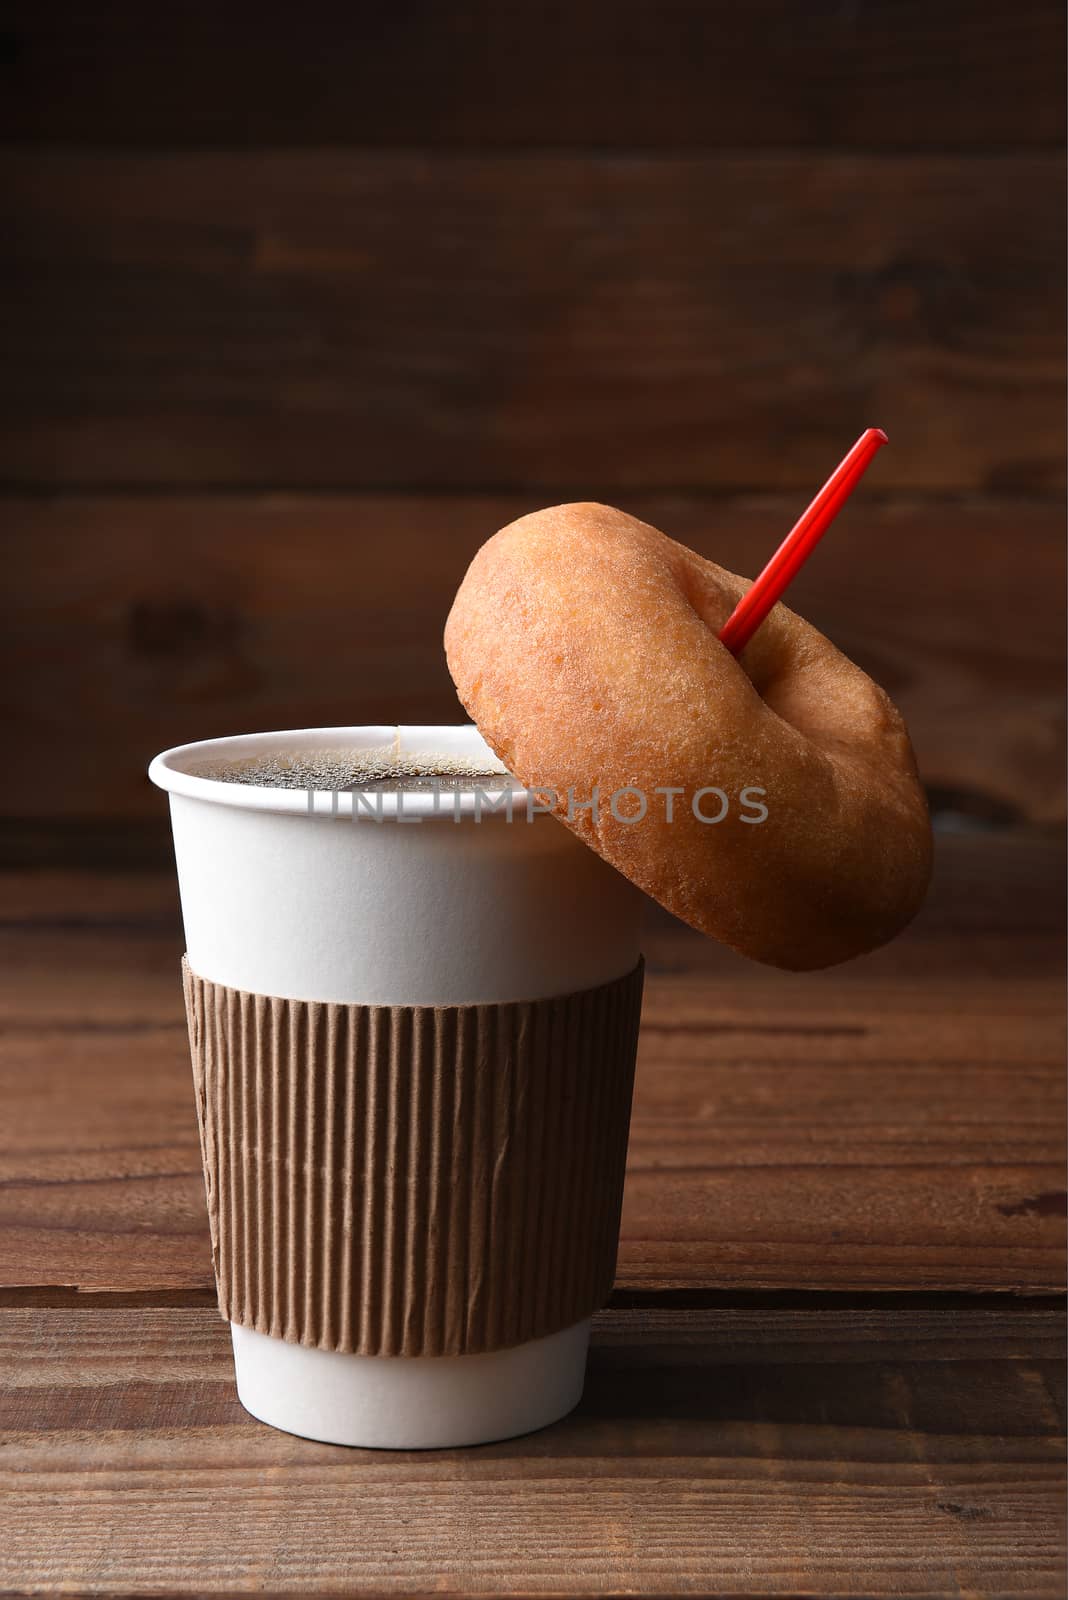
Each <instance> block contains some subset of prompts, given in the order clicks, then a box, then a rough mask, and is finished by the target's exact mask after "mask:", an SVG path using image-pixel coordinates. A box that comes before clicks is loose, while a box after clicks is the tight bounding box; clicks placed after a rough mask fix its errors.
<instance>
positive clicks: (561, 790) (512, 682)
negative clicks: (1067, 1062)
mask: <svg viewBox="0 0 1068 1600" xmlns="http://www.w3.org/2000/svg"><path fill="white" fill-rule="evenodd" d="M747 587H748V583H747V581H746V580H745V579H743V578H739V577H736V576H735V575H734V573H732V572H726V571H725V570H724V569H723V568H722V567H718V566H716V565H715V563H714V562H711V561H706V560H704V559H703V558H702V557H700V556H698V555H697V554H696V553H695V552H694V551H692V550H688V549H686V547H685V546H684V545H681V544H677V543H676V542H675V541H674V540H673V539H669V538H667V536H666V535H665V534H662V533H660V532H658V531H657V529H656V528H652V527H649V526H648V525H647V524H646V523H644V522H639V521H637V519H636V518H634V517H629V516H627V515H626V514H625V513H624V512H622V511H616V510H614V509H613V508H611V507H610V506H601V505H565V506H554V507H552V508H551V509H549V510H546V511H539V512H536V513H534V514H533V515H531V516H526V517H521V518H520V519H519V521H518V522H513V523H512V524H511V525H510V526H509V527H507V528H504V529H502V530H501V532H500V533H497V534H495V535H494V537H493V538H492V539H490V540H489V541H488V542H487V543H486V544H484V545H483V546H482V548H481V549H480V550H479V552H478V554H477V555H476V556H475V558H474V560H473V561H472V563H471V566H470V568H469V569H468V571H467V574H466V576H465V578H464V580H463V583H462V584H461V585H460V589H459V592H458V593H457V596H456V600H455V602H454V604H453V607H452V610H451V612H450V614H449V618H448V621H447V623H446V626H445V651H446V656H447V658H448V664H449V670H450V672H451V673H452V677H453V681H454V682H455V684H456V688H457V691H458V693H459V696H460V699H461V701H462V702H463V704H464V706H465V707H466V708H467V710H468V712H469V713H470V715H471V716H472V717H473V719H474V720H475V722H476V723H477V724H478V727H479V729H480V730H481V732H482V734H483V736H484V737H485V738H486V740H487V741H488V742H489V744H490V745H491V746H492V747H493V749H494V750H495V751H496V752H497V754H498V755H499V756H500V757H501V759H502V760H503V761H504V762H505V763H506V765H507V766H508V767H509V768H510V770H511V771H512V772H513V773H515V775H516V776H517V777H518V778H520V779H521V780H522V782H523V783H524V784H525V785H527V786H528V788H539V789H544V790H546V791H552V793H551V794H547V795H546V796H545V797H544V800H545V803H546V804H547V805H551V808H552V810H553V812H554V814H555V815H557V816H558V817H559V818H560V820H561V821H563V822H565V823H566V824H567V825H568V826H569V827H570V828H571V829H572V830H573V831H574V832H575V833H576V834H578V835H579V837H580V838H582V839H583V840H584V841H585V842H586V843H587V844H588V845H590V846H592V848H593V849H595V850H596V851H597V852H598V853H599V854H600V855H602V856H603V857H604V858H605V860H607V861H609V862H611V864H612V865H613V866H615V867H617V868H618V869H619V870H620V871H621V872H624V873H625V874H626V875H627V877H629V878H630V879H632V880H633V881H634V882H635V883H636V884H638V885H639V886H640V887H641V888H642V889H644V890H645V891H646V892H647V893H648V894H650V895H652V896H653V898H654V899H656V900H659V901H660V903H661V904H662V905H664V906H666V907H667V909H668V910H669V911H671V912H673V913H674V914H675V915H676V916H678V917H681V918H682V919H683V920H684V921H686V922H688V923H690V924H692V925H693V926H694V927H695V928H699V929H700V930H701V931H702V932H703V933H707V934H711V935H712V936H713V937H715V938H717V939H719V940H721V941H722V942H723V943H724V944H727V945H730V946H732V947H733V948H734V949H736V950H739V951H741V952H742V953H743V954H744V955H747V956H750V957H752V958H753V959H755V960H757V961H764V962H767V963H769V964H770V965H772V966H778V967H786V968H791V969H794V970H803V969H806V968H814V967H824V966H830V965H832V964H833V963H834V962H837V961H845V960H847V959H849V958H850V957H851V956H856V955H860V954H862V953H863V952H865V951H867V950H872V949H874V948H875V947H876V946H877V945H880V944H883V943H884V942H885V941H886V940H888V939H890V938H892V937H893V936H894V934H896V933H897V932H899V931H900V929H901V928H902V927H904V925H905V924H906V923H907V922H908V921H909V920H910V918H911V917H912V916H913V915H914V914H915V912H916V911H917V909H918V908H919V905H920V903H921V901H922V899H923V896H924V892H925V890H926V887H927V881H928V878H929V875H930V858H931V838H930V826H929V822H928V817H927V807H926V803H925V800H924V795H923V791H922V789H921V788H920V784H919V781H918V778H917V775H916V764H915V760H914V758H913V754H912V748H911V745H910V744H909V738H908V733H907V732H906V729H905V725H904V723H903V722H902V720H901V717H900V716H899V714H898V712H897V711H896V710H895V708H894V706H893V705H892V704H891V703H890V701H889V699H888V698H887V696H886V695H885V694H884V693H883V691H882V690H881V689H880V688H879V687H878V686H877V685H876V684H875V683H873V682H872V680H871V679H870V678H869V677H868V676H867V675H866V674H865V673H863V672H862V671H861V670H860V668H859V667H856V666H854V664H853V663H852V662H851V661H849V660H847V658H846V657H845V656H843V655H842V654H841V653H840V652H839V651H838V650H836V649H835V648H834V646H833V645H832V644H831V643H830V642H829V641H828V640H827V639H825V638H824V637H823V635H822V634H820V633H818V632H817V631H816V629H815V628H813V627H810V626H809V624H808V623H807V622H805V621H804V620H803V619H802V618H801V617H799V616H797V615H796V614H795V613H794V612H792V611H789V610H787V608H786V607H785V606H783V605H781V604H780V605H777V606H776V607H775V608H774V610H773V611H772V612H771V613H770V614H769V616H768V618H767V619H766V621H765V622H764V623H763V624H762V626H761V627H760V628H759V630H758V631H757V633H756V634H755V635H754V637H753V639H752V640H751V642H750V643H749V644H748V645H747V646H746V648H745V650H744V651H743V652H742V655H741V659H740V660H739V661H736V660H735V659H734V657H733V656H732V655H731V654H730V652H729V651H728V650H727V649H726V648H725V647H724V646H723V645H722V644H720V642H719V639H718V638H717V634H718V631H719V629H720V628H721V627H722V626H723V624H724V622H725V621H726V619H727V617H728V616H729V615H730V612H731V611H732V610H733V608H734V605H735V604H736V602H737V601H738V599H739V598H740V596H741V595H742V594H743V593H744V591H745V590H746V589H747ZM595 789H596V791H597V796H598V806H597V812H596V815H595V814H594V810H593V808H592V807H591V806H590V805H589V801H590V800H591V798H592V795H593V792H594V790H595ZM666 789H672V790H676V791H679V792H678V793H677V794H674V795H672V796H671V797H670V809H671V816H670V820H669V817H668V809H669V799H668V796H667V795H665V794H664V793H663V791H664V790H666ZM712 789H716V790H719V791H721V792H722V794H724V795H725V796H727V797H728V801H729V805H728V809H727V811H726V813H725V814H724V815H723V816H722V820H719V821H714V820H706V819H709V818H715V816H716V815H717V813H718V812H720V811H722V809H723V807H722V801H721V800H720V799H719V797H718V796H716V795H712V794H711V793H709V791H710V790H712ZM623 790H630V791H637V794H634V793H631V794H627V795H623V794H622V793H621V791H623ZM746 790H747V791H752V790H763V791H765V793H764V795H763V798H762V799H760V798H759V797H754V796H753V795H752V794H749V795H748V796H747V799H746V802H745V803H743V802H742V799H741V796H742V791H746ZM699 791H706V793H705V796H704V797H703V798H701V799H700V800H699V801H698V802H697V805H696V806H695V805H694V797H695V796H696V795H697V794H698V792H699ZM616 796H618V798H617V799H616V803H615V805H614V806H613V805H611V804H610V803H609V802H610V798H611V797H616ZM643 799H644V801H645V809H644V813H643V814H640V816H639V813H641V812H642V801H643ZM761 806H762V807H764V808H766V812H767V815H766V817H765V818H764V819H763V820H762V821H757V820H756V818H757V816H758V808H759V807H761ZM698 812H701V813H702V815H701V816H699V815H698V814H697V813H698ZM636 819H637V820H636Z"/></svg>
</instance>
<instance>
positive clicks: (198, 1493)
mask: <svg viewBox="0 0 1068 1600" xmlns="http://www.w3.org/2000/svg"><path fill="white" fill-rule="evenodd" d="M1060 868H1061V856H1060V852H1059V850H1058V848H1057V847H1056V845H1054V844H1053V843H1051V842H1050V840H1049V839H1048V837H1046V836H1045V835H1043V834H1041V833H1039V832H1012V831H1010V832H1008V833H1000V834H999V833H989V834H961V835H956V836H953V835H943V836H942V837H941V838H940V840H939V852H938V871H937V877H936V884H935V888H934V891H933V894H932V897H931V901H930V903H929V906H928V907H927V909H926V910H925V912H924V913H923V915H922V917H921V918H920V920H919V921H918V923H917V924H916V925H915V927H914V928H913V929H912V930H910V932H909V933H908V934H907V935H906V936H905V937H904V938H902V939H901V940H899V941H898V942H897V943H896V944H895V945H893V946H892V947H891V948H890V949H888V950H885V951H882V952H880V953H878V954H877V955H875V956H872V957H869V958H867V959H865V960H864V961H860V962H857V963H854V964H853V965H851V966H847V967H844V968H841V969H838V970H837V971H834V972H829V973H824V974H816V975H806V976H792V975H785V974H779V973H773V972H769V971H765V970H763V969H761V968H758V967H755V966H750V965H747V964H745V963H743V962H741V961H739V960H736V959H735V958H733V957H732V956H730V955H729V954H727V953H726V952H723V951H722V950H719V949H718V948H717V947H715V946H713V945H711V944H709V943H707V942H706V941H704V940H702V939H701V938H699V937H698V936H697V935H696V934H693V933H691V932H690V931H688V930H686V929H684V928H682V927H680V926H679V925H678V924H675V923H672V922H670V921H669V920H668V919H667V918H664V917H660V916H653V917H652V918H651V921H650V926H649V930H648V937H647V940H646V951H647V959H648V968H649V973H648V986H647V999H646V1006H645V1012H644V1025H643V1034H642V1045H641V1052H640V1060H639V1073H638V1088H637V1096H636V1104H635V1112H634V1123H633V1132H632V1139H631V1147H630V1163H629V1168H628V1180H627V1191H626V1200H625V1207H624V1219H623V1235H622V1245H621V1251H620V1263H619V1273H618V1280H617V1285H616V1289H615V1292H614V1294H613V1297H612V1300H611V1303H610V1305H609V1306H608V1308H607V1309H606V1310H605V1311H604V1312H603V1313H601V1315H600V1316H599V1317H598V1318H597V1321H596V1325H595V1333H594V1341H593V1348H592V1352H591V1358H590V1368H589V1379H588V1383H587V1389H586V1394H585V1397H584V1399H583V1401H582V1403H581V1405H580V1406H579V1408H578V1410H577V1411H576V1412H575V1413H574V1414H573V1415H572V1416H570V1417H569V1418H567V1419H566V1420H565V1421H563V1422H562V1423H559V1424H557V1425H556V1426H554V1427H552V1428H549V1429H546V1430H544V1431H543V1432H541V1433H537V1434H533V1435H530V1436H528V1437H526V1438H522V1439H516V1440H512V1441H510V1442H507V1443H504V1444H499V1445H492V1446H483V1447H480V1448H477V1449H471V1450H460V1451H435V1452H429V1453H419V1452H397V1453H385V1452H375V1451H363V1450H346V1449H343V1448H339V1447H335V1446H329V1445H320V1444H315V1443H311V1442H309V1441H306V1440H301V1439H296V1438H292V1437H289V1436H287V1435H285V1434H282V1433H277V1432H274V1431H272V1430H270V1429H268V1428H265V1427H263V1426H261V1425H260V1424H258V1423H256V1422H254V1421H253V1420H252V1419H251V1418H250V1417H248V1416H247V1415H246V1414H245V1413H244V1412H243V1411H242V1410H241V1408H240V1406H239V1405H238V1403H237V1400H236V1397H235V1394H234V1390H233V1385H232V1381H231V1364H230V1353H229V1346H228V1339H227V1333H226V1328H225V1326H224V1324H223V1323H222V1322H221V1321H220V1320H219V1318H218V1315H217V1312H216V1310H215V1308H214V1303H213V1293H212V1288H211V1261H210V1252H209V1245H208V1233H207V1222H206V1216H205V1211H204V1204H203V1198H202V1193H201V1180H200V1173H199V1160H198V1150H197V1138H196V1124H195V1116H194V1110H193V1100H192V1095H191V1085H190V1079H189V1067H188V1059H187V1054H186V1040H185V1032H184V1022H183V1018H182V1012H181V1002H180V995H179V984H178V971H177V963H178V957H179V954H180V950H181V940H180V932H179V924H178V919H177V913H176V891H175V888H174V884H173V882H172V880H171V878H170V876H168V875H155V874H142V875H137V874H129V875H125V876H123V875H115V874H107V873H99V872H98V873H92V872H53V873H48V872H41V873H23V874H15V873H12V874H9V875H7V876H6V877H5V878H4V879H3V887H4V906H5V910H4V914H3V925H2V929H0V942H2V947H3V957H4V961H3V970H4V972H5V975H6V978H7V982H6V984H5V985H4V991H3V998H2V1007H0V1024H2V1033H3V1042H4V1051H3V1066H2V1077H3V1104H4V1107H5V1115H4V1118H3V1125H2V1127H0V1229H2V1231H0V1286H2V1287H0V1429H2V1430H3V1431H2V1434H0V1442H2V1445H3V1449H2V1453H0V1480H2V1487H0V1589H2V1590H4V1591H6V1592H27V1591H34V1590H41V1589H53V1590H55V1589H63V1590H64V1591H70V1592H94V1593H108V1594H121V1593H148V1592H153V1593H182V1594H192V1593H203V1592H206V1591H220V1590H234V1591H245V1590H254V1591H257V1592H259V1593H263V1592H268V1593H270V1592H282V1591H288V1592H294V1591H296V1592H310V1591H315V1592H317V1593H338V1594H340V1593H342V1592H344V1593H354V1592H358V1593H408V1594H410V1593H429V1592H434V1593H449V1594H503V1595H528V1594H542V1593H554V1594H565V1593H569V1594H606V1593H613V1594H614V1593H628V1594H629V1593H639V1594H696V1593H705V1594H708V1593H714V1594H730V1595H761V1594H791V1595H797V1594H819V1595H824V1594H838V1595H846V1594H848V1595H859V1594H863V1595H884V1594H886V1595H889V1594H909V1595H959V1594H963V1593H967V1594H969V1595H988V1594H989V1595H993V1594H997V1595H1038V1594H1048V1595H1057V1594H1060V1593H1062V1592H1063V1591H1062V1564H1063V1535H1062V1510H1063V1470H1062V1459H1063V1440H1062V1439H1061V1438H1060V1437H1059V1436H1060V1434H1061V1431H1062V1423H1061V1418H1062V1397H1061V1387H1062V1367H1061V1362H1060V1352H1061V1348H1062V1343H1063V1340H1062V1333H1063V1317H1062V1304H1061V1300H1060V1298H1059V1297H1058V1296H1059V1291H1060V1290H1061V1289H1062V1287H1063V1282H1064V1253H1063V1217H1064V1208H1065V1195H1064V1173H1063V1164H1062V1163H1063V1148H1062V1127H1063V1112H1062V1105H1061V1096H1062V1076H1061V1058H1062V1051H1063V1002H1062V988H1061V940H1060V924H1059V916H1060V883H1061V870H1060Z"/></svg>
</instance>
